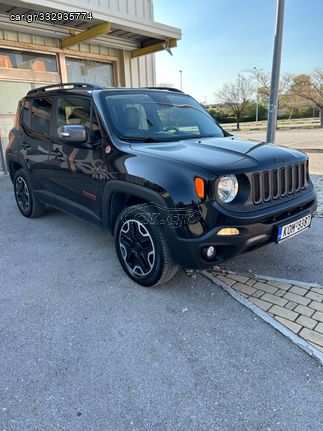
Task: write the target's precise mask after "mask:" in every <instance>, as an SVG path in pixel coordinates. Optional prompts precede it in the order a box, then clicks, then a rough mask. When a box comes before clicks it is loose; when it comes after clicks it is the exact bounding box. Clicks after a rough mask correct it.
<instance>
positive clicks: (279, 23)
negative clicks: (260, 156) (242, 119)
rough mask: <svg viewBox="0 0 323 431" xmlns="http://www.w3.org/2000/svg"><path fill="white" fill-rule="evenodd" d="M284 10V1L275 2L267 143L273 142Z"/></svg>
mask: <svg viewBox="0 0 323 431" xmlns="http://www.w3.org/2000/svg"><path fill="white" fill-rule="evenodd" d="M284 8H285V0H277V16H276V34H275V44H274V55H273V66H272V72H271V87H270V102H269V113H268V126H267V142H275V134H276V124H277V102H278V88H279V75H280V63H281V50H282V41H283V26H284Z"/></svg>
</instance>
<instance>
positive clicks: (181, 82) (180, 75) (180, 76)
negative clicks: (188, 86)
mask: <svg viewBox="0 0 323 431" xmlns="http://www.w3.org/2000/svg"><path fill="white" fill-rule="evenodd" d="M179 78H180V89H181V91H183V71H182V70H180V71H179Z"/></svg>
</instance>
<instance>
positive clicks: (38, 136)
mask: <svg viewBox="0 0 323 431" xmlns="http://www.w3.org/2000/svg"><path fill="white" fill-rule="evenodd" d="M52 108H53V98H52V97H39V98H38V97H35V98H26V99H25V100H24V104H23V107H22V113H21V126H22V129H23V133H22V135H21V140H20V151H19V153H20V155H21V156H22V157H23V159H24V161H25V163H26V165H27V168H28V170H29V172H30V175H31V181H32V186H33V189H34V192H35V194H36V195H37V196H38V197H39V198H40V199H41V200H42V201H43V202H45V203H49V204H51V203H54V198H55V193H54V191H53V190H51V188H50V181H49V169H50V166H49V152H50V151H51V147H52V144H51V140H50V135H51V133H52V132H51V128H52V114H53V109H52Z"/></svg>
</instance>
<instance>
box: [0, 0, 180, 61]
mask: <svg viewBox="0 0 323 431" xmlns="http://www.w3.org/2000/svg"><path fill="white" fill-rule="evenodd" d="M9 1H10V4H9ZM73 1H75V0H72V2H73ZM81 4H82V3H81ZM81 4H80V3H78V4H77V3H75V5H73V4H71V2H69V3H67V2H63V1H48V0H32V1H30V0H29V1H24V0H13V1H11V0H5V2H3V1H2V2H1V0H0V23H1V28H2V29H4V30H14V31H20V32H25V33H28V32H29V33H33V34H39V35H43V36H49V37H55V38H58V39H60V41H61V42H60V44H61V46H62V48H68V47H70V46H73V45H75V44H77V43H81V42H88V43H103V44H106V45H108V46H111V47H113V48H117V49H124V50H129V51H132V52H131V55H132V57H138V56H141V55H146V54H150V53H153V52H157V51H161V50H163V49H168V48H173V47H175V46H176V45H177V40H179V39H180V38H181V31H180V29H178V28H175V27H170V26H168V25H165V24H161V23H158V22H155V21H152V20H143V19H139V18H138V17H135V16H132V15H128V14H122V13H120V12H116V11H113V10H111V9H107V8H102V7H99V6H97V5H91V4H89V3H86V4H84V5H81ZM81 9H82V12H88V13H92V16H93V19H92V20H83V19H78V20H77V19H74V20H67V21H56V22H45V21H39V20H36V21H33V22H31V23H27V22H26V21H24V23H25V25H22V23H23V21H22V22H19V21H15V20H14V21H12V20H10V18H9V17H10V15H11V14H19V15H21V14H25V15H27V14H29V15H30V14H35V13H37V12H39V11H41V12H75V11H76V10H81Z"/></svg>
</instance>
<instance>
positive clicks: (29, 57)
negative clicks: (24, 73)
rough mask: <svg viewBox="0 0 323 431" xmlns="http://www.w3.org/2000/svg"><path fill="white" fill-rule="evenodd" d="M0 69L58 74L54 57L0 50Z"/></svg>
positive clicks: (28, 52)
mask: <svg viewBox="0 0 323 431" xmlns="http://www.w3.org/2000/svg"><path fill="white" fill-rule="evenodd" d="M0 67H3V68H5V69H25V70H32V71H34V72H58V67H57V60H56V55H47V54H40V53H37V52H30V51H15V50H12V49H4V48H0Z"/></svg>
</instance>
